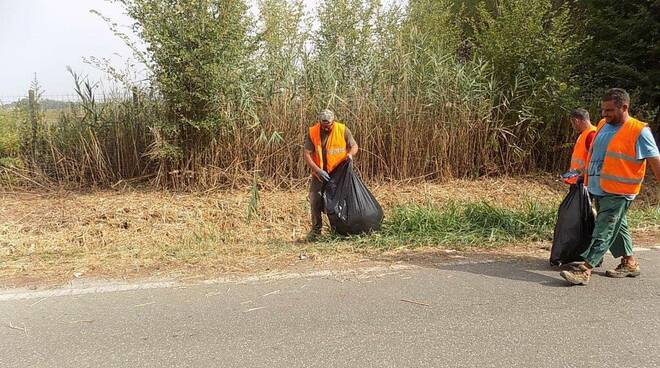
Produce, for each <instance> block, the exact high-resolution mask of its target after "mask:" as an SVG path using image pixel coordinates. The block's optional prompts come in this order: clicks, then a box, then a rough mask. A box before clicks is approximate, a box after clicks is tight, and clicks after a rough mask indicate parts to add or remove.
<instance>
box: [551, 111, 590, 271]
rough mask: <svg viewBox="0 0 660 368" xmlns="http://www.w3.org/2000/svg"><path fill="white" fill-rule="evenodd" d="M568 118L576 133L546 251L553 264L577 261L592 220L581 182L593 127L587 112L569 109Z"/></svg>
mask: <svg viewBox="0 0 660 368" xmlns="http://www.w3.org/2000/svg"><path fill="white" fill-rule="evenodd" d="M570 118H571V125H572V126H573V129H575V131H576V132H578V133H579V136H578V139H577V141H576V142H575V145H574V146H573V154H572V155H571V164H570V168H569V171H568V172H567V173H565V174H563V175H562V179H563V181H564V183H566V184H570V185H571V188H570V190H569V192H568V194H567V195H566V197H565V198H564V200H563V201H562V203H561V205H560V206H559V211H558V216H557V224H556V225H555V232H554V237H553V240H552V250H551V252H550V264H551V265H553V266H559V265H560V264H567V263H571V262H577V261H580V260H581V258H580V253H582V252H584V251H585V250H586V249H587V248H588V247H589V243H591V233H592V231H593V229H594V222H595V219H594V214H593V211H592V208H591V200H590V198H589V192H588V191H587V189H586V188H585V187H584V185H583V174H584V169H585V167H586V160H587V156H588V155H589V149H590V148H591V143H592V142H593V139H594V136H595V135H596V127H595V126H593V125H592V124H591V121H590V119H589V112H588V111H587V110H585V109H575V110H573V112H571V116H570Z"/></svg>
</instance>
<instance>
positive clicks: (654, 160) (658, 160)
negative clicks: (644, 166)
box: [646, 156, 660, 183]
mask: <svg viewBox="0 0 660 368" xmlns="http://www.w3.org/2000/svg"><path fill="white" fill-rule="evenodd" d="M646 162H647V163H648V165H649V166H651V170H653V173H654V174H655V180H657V181H658V182H659V183H660V156H655V157H648V158H647V159H646Z"/></svg>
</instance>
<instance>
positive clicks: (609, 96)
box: [603, 88, 630, 108]
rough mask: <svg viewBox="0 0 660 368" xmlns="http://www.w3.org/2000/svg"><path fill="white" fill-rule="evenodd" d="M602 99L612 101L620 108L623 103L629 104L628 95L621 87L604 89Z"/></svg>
mask: <svg viewBox="0 0 660 368" xmlns="http://www.w3.org/2000/svg"><path fill="white" fill-rule="evenodd" d="M603 101H614V103H615V104H616V107H619V108H621V106H623V105H628V106H630V95H629V94H628V92H626V90H625V89H623V88H610V89H608V90H607V91H605V94H604V95H603Z"/></svg>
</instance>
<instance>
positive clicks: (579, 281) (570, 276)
mask: <svg viewBox="0 0 660 368" xmlns="http://www.w3.org/2000/svg"><path fill="white" fill-rule="evenodd" d="M559 275H560V276H561V277H563V278H564V280H566V281H568V282H570V283H571V284H573V285H586V284H588V283H589V280H591V274H589V273H587V267H585V266H583V265H580V266H579V267H578V268H577V269H575V270H565V271H561V272H560V273H559Z"/></svg>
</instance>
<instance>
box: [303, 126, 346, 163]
mask: <svg viewBox="0 0 660 368" xmlns="http://www.w3.org/2000/svg"><path fill="white" fill-rule="evenodd" d="M328 136H329V134H328V132H326V131H325V130H323V129H321V147H323V157H324V160H323V161H324V162H325V161H327V160H325V156H326V155H325V146H326V143H328ZM344 140H345V141H346V148H347V149H349V150H350V149H351V147H353V146H356V145H357V143H355V139H354V138H353V134H352V133H351V131H350V130H349V129H348V127H347V128H346V129H345V130H344ZM315 149H316V148H315V147H314V143H312V138H311V137H310V136H309V131H308V132H307V134H305V150H307V151H309V152H314V150H315Z"/></svg>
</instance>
